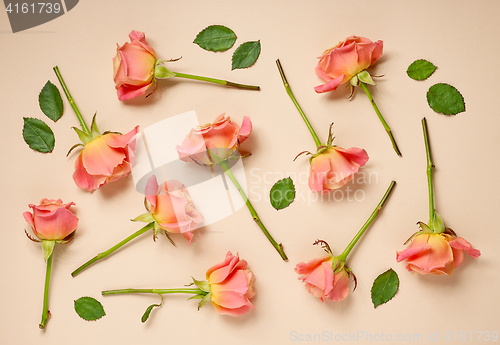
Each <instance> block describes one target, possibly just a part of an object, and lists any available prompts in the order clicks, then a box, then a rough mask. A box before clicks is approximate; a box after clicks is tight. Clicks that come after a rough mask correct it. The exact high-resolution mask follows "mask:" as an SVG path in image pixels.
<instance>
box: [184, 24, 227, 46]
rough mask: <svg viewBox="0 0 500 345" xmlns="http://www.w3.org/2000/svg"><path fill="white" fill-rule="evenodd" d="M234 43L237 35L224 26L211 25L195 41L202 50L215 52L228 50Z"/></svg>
mask: <svg viewBox="0 0 500 345" xmlns="http://www.w3.org/2000/svg"><path fill="white" fill-rule="evenodd" d="M234 42H236V34H235V33H234V31H233V30H231V29H230V28H228V27H225V26H223V25H211V26H209V27H207V28H205V29H203V30H202V31H201V32H200V33H199V34H198V35H197V36H196V38H195V39H194V41H193V43H196V44H197V45H199V46H200V47H201V48H203V49H205V50H210V51H213V52H217V51H225V50H228V49H229V48H231V47H232V46H233V44H234Z"/></svg>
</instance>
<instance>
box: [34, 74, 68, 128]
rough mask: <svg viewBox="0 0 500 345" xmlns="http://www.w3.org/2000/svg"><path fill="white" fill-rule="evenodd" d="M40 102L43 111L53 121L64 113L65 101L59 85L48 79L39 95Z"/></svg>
mask: <svg viewBox="0 0 500 345" xmlns="http://www.w3.org/2000/svg"><path fill="white" fill-rule="evenodd" d="M38 103H39V104H40V109H42V111H43V113H44V114H45V115H47V117H48V118H49V119H51V120H52V121H54V122H55V121H57V120H59V119H60V118H61V116H62V113H63V102H62V99H61V94H60V93H59V90H58V89H57V86H55V85H54V84H52V83H51V82H50V81H48V82H47V83H46V84H45V86H44V87H43V89H42V91H40V94H39V95H38Z"/></svg>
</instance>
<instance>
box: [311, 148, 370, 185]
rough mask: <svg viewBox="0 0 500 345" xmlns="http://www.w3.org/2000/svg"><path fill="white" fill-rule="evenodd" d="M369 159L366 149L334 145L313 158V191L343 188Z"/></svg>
mask: <svg viewBox="0 0 500 345" xmlns="http://www.w3.org/2000/svg"><path fill="white" fill-rule="evenodd" d="M367 161H368V154H367V153H366V151H365V150H363V149H359V148H356V147H351V148H349V149H347V150H346V149H343V148H341V147H339V146H333V147H330V148H328V149H326V150H325V151H323V152H322V153H320V154H319V155H317V156H314V157H313V158H312V159H311V171H310V174H309V188H310V189H311V190H312V191H313V192H324V193H326V192H328V191H330V190H333V189H337V188H341V187H342V186H344V185H345V184H347V183H348V182H349V181H351V180H352V177H353V175H354V174H355V173H357V172H358V170H359V168H360V167H362V166H364V165H365V164H366V162H367Z"/></svg>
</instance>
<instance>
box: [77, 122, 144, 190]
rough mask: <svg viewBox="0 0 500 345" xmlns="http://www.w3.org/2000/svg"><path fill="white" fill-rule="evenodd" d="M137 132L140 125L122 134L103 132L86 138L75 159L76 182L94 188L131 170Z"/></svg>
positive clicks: (79, 185) (81, 186) (125, 174)
mask: <svg viewBox="0 0 500 345" xmlns="http://www.w3.org/2000/svg"><path fill="white" fill-rule="evenodd" d="M138 132H139V126H136V127H135V128H134V129H133V130H131V131H130V132H128V133H127V134H124V135H122V134H116V133H106V132H105V133H104V134H100V135H98V136H97V137H96V138H95V139H92V140H90V141H89V142H87V143H86V144H85V145H84V147H83V149H82V151H81V152H80V155H79V156H78V158H77V159H76V162H75V172H74V174H73V180H74V181H75V183H76V185H77V186H78V187H80V188H84V189H88V190H89V191H91V192H93V191H94V190H96V189H97V188H99V187H102V186H103V185H105V184H106V183H109V182H113V181H116V180H118V179H120V178H122V177H124V176H127V175H128V174H130V171H131V166H132V163H133V161H134V153H133V151H134V150H135V135H136V134H137V133H138Z"/></svg>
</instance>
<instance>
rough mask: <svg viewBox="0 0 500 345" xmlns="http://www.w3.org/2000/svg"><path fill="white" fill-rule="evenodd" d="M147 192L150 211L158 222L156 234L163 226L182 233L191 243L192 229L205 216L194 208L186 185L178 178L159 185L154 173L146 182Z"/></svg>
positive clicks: (175, 232) (170, 231) (172, 231)
mask: <svg viewBox="0 0 500 345" xmlns="http://www.w3.org/2000/svg"><path fill="white" fill-rule="evenodd" d="M145 193H146V199H147V201H148V202H149V211H150V212H151V214H152V215H153V217H154V220H155V223H156V224H157V225H155V235H156V234H157V232H158V230H159V229H160V228H161V229H163V230H165V231H167V232H169V233H174V234H179V233H180V234H182V235H183V236H184V237H185V238H186V239H187V240H189V243H191V241H192V239H193V233H192V231H193V230H195V228H196V226H197V225H198V224H200V223H201V222H203V217H202V215H201V213H200V212H199V211H197V210H196V209H195V208H194V206H193V202H192V200H191V197H190V196H189V192H188V190H187V189H186V187H185V186H184V185H183V184H182V183H180V182H179V181H177V180H170V181H167V182H164V183H163V184H161V185H158V182H157V180H156V175H153V176H151V177H150V178H149V180H148V182H147V184H146V191H145Z"/></svg>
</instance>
